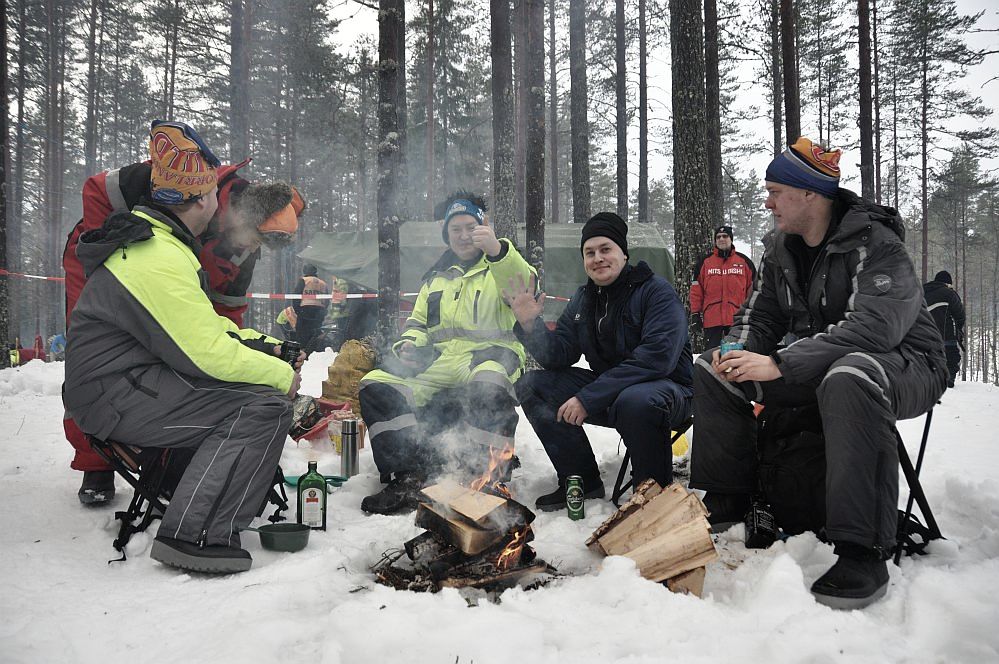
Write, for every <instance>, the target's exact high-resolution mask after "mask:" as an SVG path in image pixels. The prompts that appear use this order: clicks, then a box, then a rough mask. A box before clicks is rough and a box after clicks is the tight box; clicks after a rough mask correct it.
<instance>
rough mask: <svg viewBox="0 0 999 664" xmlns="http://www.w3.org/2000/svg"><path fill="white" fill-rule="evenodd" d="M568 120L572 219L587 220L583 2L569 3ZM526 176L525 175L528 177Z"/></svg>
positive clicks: (587, 151)
mask: <svg viewBox="0 0 999 664" xmlns="http://www.w3.org/2000/svg"><path fill="white" fill-rule="evenodd" d="M569 84H570V89H569V121H570V125H571V126H570V129H571V139H570V141H571V145H572V220H573V222H574V223H577V224H585V223H586V220H587V219H589V218H590V123H589V120H588V119H587V113H586V107H587V104H588V100H589V97H588V93H587V89H586V2H585V0H569ZM528 177H529V176H528Z"/></svg>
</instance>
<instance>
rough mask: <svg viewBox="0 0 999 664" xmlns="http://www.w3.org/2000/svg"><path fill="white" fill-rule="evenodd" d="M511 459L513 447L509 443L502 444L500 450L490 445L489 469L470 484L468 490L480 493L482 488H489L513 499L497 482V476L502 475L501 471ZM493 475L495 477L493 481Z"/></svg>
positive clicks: (508, 491)
mask: <svg viewBox="0 0 999 664" xmlns="http://www.w3.org/2000/svg"><path fill="white" fill-rule="evenodd" d="M512 458H513V445H511V444H510V443H503V447H502V449H497V448H495V447H493V446H492V445H490V446H489V468H488V469H487V470H486V472H484V473H482V475H481V476H480V477H479V478H478V479H476V480H475V481H474V482H472V483H471V484H470V485H469V488H470V489H471V490H472V491H481V490H482V487H484V486H487V485H488V486H489V487H490V488H491V489H494V490H495V491H497V492H498V493H500V494H502V495H503V496H504V497H506V498H513V496H512V495H511V494H510V490H509V489H507V488H506V486H504V485H503V483H502V482H500V480H499V477H498V476H499V475H501V474H502V472H503V470H504V469H505V468H506V464H507V463H508V462H509V461H510V459H512ZM494 475H496V476H497V477H496V478H495V479H494V477H493V476H494Z"/></svg>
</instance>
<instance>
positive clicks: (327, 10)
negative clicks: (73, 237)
mask: <svg viewBox="0 0 999 664" xmlns="http://www.w3.org/2000/svg"><path fill="white" fill-rule="evenodd" d="M3 20H4V26H3V32H4V35H5V39H4V53H3V76H2V80H3V86H4V87H3V91H2V98H3V101H4V113H3V114H2V118H3V122H4V125H3V127H2V131H0V135H2V136H3V138H4V139H5V143H4V151H3V156H4V158H3V160H2V162H0V163H2V166H3V169H2V173H3V178H2V182H0V191H2V193H3V195H4V204H3V206H2V207H0V211H2V214H3V217H2V222H3V223H2V224H0V248H4V249H5V250H6V251H5V256H4V257H3V262H2V263H0V275H2V274H3V271H4V270H9V271H10V272H17V273H25V274H30V275H41V276H59V275H60V274H61V254H62V249H63V245H64V243H65V238H66V235H67V233H68V232H69V230H70V229H71V228H72V226H73V225H74V224H75V223H76V221H77V220H78V219H79V217H80V215H81V198H80V190H81V187H82V184H83V181H84V179H85V178H86V177H87V176H89V175H92V174H94V173H97V172H99V171H101V170H103V169H107V168H116V167H119V166H123V165H126V164H129V163H133V162H135V161H140V160H142V159H144V158H146V132H147V130H148V126H149V123H150V121H151V120H153V119H177V120H183V121H187V122H190V123H191V124H193V125H194V126H196V127H197V129H198V131H199V132H200V133H201V134H202V135H203V136H204V137H205V138H206V141H207V142H208V144H209V145H210V146H212V148H213V149H214V150H215V151H216V153H217V154H219V156H220V157H222V159H223V161H231V162H236V161H239V160H241V159H243V158H244V157H247V156H252V157H253V159H254V161H253V164H252V165H251V167H250V168H249V169H247V171H246V172H247V174H248V175H249V176H250V177H252V178H255V179H274V178H279V179H284V180H287V181H290V182H292V183H293V184H295V185H296V186H297V187H298V188H299V189H300V190H301V191H302V192H303V194H304V195H305V197H306V199H307V200H308V202H309V209H308V211H307V213H306V215H305V216H304V217H303V219H302V229H301V232H300V234H299V237H298V239H297V243H296V245H295V246H293V247H289V248H288V249H286V250H283V251H271V250H266V249H265V251H264V256H263V260H262V262H261V264H260V265H259V266H258V268H257V272H256V274H255V278H254V285H253V290H254V291H270V292H274V293H283V292H287V291H288V289H289V287H290V286H292V285H293V284H294V283H295V280H296V279H297V277H298V275H299V270H300V264H299V261H298V259H297V258H296V253H297V252H298V251H300V250H301V249H302V248H304V247H305V246H307V245H308V244H309V242H310V239H311V238H312V237H313V236H314V234H316V233H321V232H331V231H343V230H359V229H375V228H377V229H378V230H379V234H380V239H381V240H382V244H383V248H384V247H389V248H391V247H392V246H393V243H397V237H398V235H397V234H398V228H397V226H398V223H399V222H400V221H409V220H412V221H429V220H432V217H433V215H432V209H433V205H434V203H436V202H437V201H439V200H441V199H442V198H443V197H444V196H445V195H446V194H447V193H448V192H449V191H452V190H454V189H458V188H471V189H475V190H479V191H482V192H484V193H486V194H487V196H488V197H489V198H490V201H491V207H492V208H493V219H494V222H495V223H496V225H497V227H498V228H499V229H500V230H501V231H503V232H504V233H505V234H507V235H517V228H518V227H519V226H523V225H524V224H526V233H523V231H521V235H522V236H521V237H517V238H516V240H517V242H518V244H519V245H520V246H522V247H524V248H525V251H526V254H527V255H528V256H529V257H530V259H531V260H532V261H533V262H535V263H537V264H538V265H539V266H542V267H543V263H544V252H543V249H544V247H543V240H542V239H541V238H542V237H543V235H542V234H541V230H542V229H543V227H544V224H552V223H571V222H574V221H575V222H580V221H585V219H586V218H588V216H589V215H590V213H592V212H597V211H599V210H616V211H618V212H619V213H621V214H622V215H623V216H625V217H626V218H627V219H628V220H629V221H630V222H632V223H650V224H655V225H656V226H657V228H659V229H660V230H661V232H662V233H663V234H664V236H665V237H666V238H667V240H668V242H669V243H670V245H671V246H673V247H675V251H674V253H675V256H676V260H677V286H678V290H679V291H680V292H681V294H682V296H683V297H686V294H687V290H688V289H689V283H690V268H691V266H692V265H693V263H694V262H696V259H697V257H698V256H699V255H700V254H702V253H703V252H704V251H706V250H707V249H708V248H709V247H710V243H711V232H710V229H711V228H713V227H715V226H717V225H720V224H721V223H722V220H724V222H725V223H727V224H730V225H732V226H734V227H735V229H736V230H735V232H736V244H737V247H738V248H739V249H740V250H742V251H744V252H745V253H747V254H749V255H750V256H751V257H752V258H753V259H754V260H756V261H758V260H759V258H760V255H761V253H762V246H761V245H760V239H761V238H762V236H763V235H764V234H765V233H766V232H767V231H768V230H769V229H770V228H771V226H772V221H771V216H770V214H769V213H768V212H767V211H766V210H765V209H764V207H763V198H764V190H763V180H762V176H763V171H764V169H765V167H766V164H767V163H768V162H769V160H770V159H771V158H772V157H773V156H774V154H776V153H779V152H780V151H781V150H782V149H783V148H784V146H785V145H786V143H787V142H788V139H789V137H790V140H791V141H793V138H794V137H795V136H797V135H798V134H799V133H800V134H803V135H807V136H810V137H811V138H813V139H814V140H816V141H819V142H821V143H822V144H824V145H827V146H832V147H840V148H843V149H844V150H845V154H844V158H843V160H842V162H841V165H842V166H843V170H844V186H846V187H849V188H852V189H855V190H856V191H857V192H858V193H861V192H862V193H863V194H864V196H865V197H866V198H869V199H871V200H876V201H879V202H881V203H883V204H886V205H891V206H893V207H896V208H898V209H899V210H900V211H901V212H902V214H903V216H904V218H905V220H906V225H907V228H908V233H907V238H906V242H907V245H908V247H909V251H910V254H911V255H912V257H913V261H914V263H915V264H916V268H917V272H918V273H919V274H920V276H921V277H922V278H923V280H924V281H926V280H928V279H929V278H931V277H932V276H933V274H934V273H935V272H936V271H937V270H941V269H946V270H949V271H950V272H951V273H952V274H953V275H954V277H955V285H956V288H957V290H958V292H959V294H961V296H962V298H963V299H964V301H965V303H966V306H967V308H968V314H969V319H968V320H969V324H968V332H969V333H968V343H967V346H968V353H967V356H966V362H965V366H964V377H965V378H966V379H976V380H983V381H988V382H995V383H999V357H997V348H996V343H997V338H999V295H997V290H999V289H997V286H999V246H997V245H999V211H997V205H999V181H997V170H999V158H997V157H996V156H995V155H996V140H997V136H996V133H997V128H999V118H997V117H996V115H995V114H994V113H993V110H994V108H995V106H996V100H997V99H999V76H997V75H996V74H995V66H996V63H997V62H999V58H997V56H999V10H997V9H995V8H994V7H993V6H992V3H991V2H988V1H987V0H960V1H956V0H853V1H846V0H669V1H666V0H549V2H547V3H545V2H543V1H542V0H512V1H511V0H463V1H461V2H456V1H455V0H415V1H414V0H411V1H410V2H404V1H403V0H377V1H376V0H220V1H216V0H206V1H203V2H199V3H192V2H187V1H186V0H139V1H136V2H125V3H116V2H112V1H111V0H3ZM400 65H401V66H400ZM494 137H496V140H494ZM393 233H394V235H393ZM391 253H392V252H391V251H388V252H386V255H387V257H388V260H385V261H383V263H384V265H383V270H387V272H386V274H385V275H383V276H385V277H386V279H387V281H383V283H384V284H390V282H391V278H392V275H391V271H392V260H391ZM395 256H396V257H395V261H396V264H395V269H396V271H397V269H398V263H397V261H398V255H397V254H396V255H395ZM396 274H397V272H396ZM390 290H391V289H389V288H382V289H380V292H381V295H382V300H383V301H384V302H386V304H387V305H388V306H392V303H393V302H394V298H393V297H392V296H391V295H390V294H389V291H390ZM397 292H398V290H397V289H396V290H395V293H397ZM63 297H64V296H63V291H62V285H61V283H59V282H57V281H46V280H38V279H26V278H20V277H12V276H8V277H4V276H0V321H5V322H6V324H5V325H3V326H2V327H3V328H5V329H3V331H2V334H5V335H7V336H8V337H9V339H10V340H13V339H14V338H15V337H20V338H21V339H30V338H32V337H34V336H35V335H36V334H41V335H43V336H48V335H51V334H55V333H56V332H58V331H62V330H64V329H65V320H64V319H65V315H64V311H63V309H64V305H63ZM280 306H281V305H280V304H279V302H276V301H270V300H262V301H254V302H253V304H252V305H251V309H250V311H249V312H248V316H247V320H246V323H247V325H249V326H254V325H259V326H261V328H262V329H268V328H269V326H270V322H271V321H272V320H273V318H274V316H275V315H276V313H277V310H278V309H279V308H280ZM384 308H385V307H383V309H384ZM26 345H30V343H27V342H26Z"/></svg>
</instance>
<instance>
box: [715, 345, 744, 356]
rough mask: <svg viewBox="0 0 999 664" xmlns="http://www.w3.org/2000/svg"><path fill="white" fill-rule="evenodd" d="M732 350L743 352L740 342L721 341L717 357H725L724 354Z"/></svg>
mask: <svg viewBox="0 0 999 664" xmlns="http://www.w3.org/2000/svg"><path fill="white" fill-rule="evenodd" d="M733 350H743V345H742V342H741V341H723V342H722V345H721V348H720V349H719V355H720V356H721V357H725V353H728V352H729V351H733Z"/></svg>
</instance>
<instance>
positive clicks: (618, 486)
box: [611, 416, 694, 507]
mask: <svg viewBox="0 0 999 664" xmlns="http://www.w3.org/2000/svg"><path fill="white" fill-rule="evenodd" d="M693 424H694V418H693V416H691V417H689V418H687V420H686V421H685V422H683V423H681V424H680V426H678V427H677V428H676V430H675V431H674V432H673V436H672V437H671V438H670V439H669V447H670V457H671V458H672V448H673V443H675V442H676V441H677V440H679V439H680V436H682V435H683V434H685V433H687V430H688V429H690V427H691V426H693ZM630 465H631V452H630V451H628V448H627V447H625V450H624V459H623V460H622V461H621V468H620V470H618V471H617V480H616V481H615V482H614V491H613V492H612V493H611V502H612V503H614V507H620V505H618V501H619V500H620V499H621V496H622V495H623V494H624V492H625V491H627V490H628V489H630V488H631V486H632V485H633V484H634V483H635V481H634V479H633V478H632V477H629V478H628V481H627V482H625V481H624V476H625V473H627V472H628V467H629V466H630Z"/></svg>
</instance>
